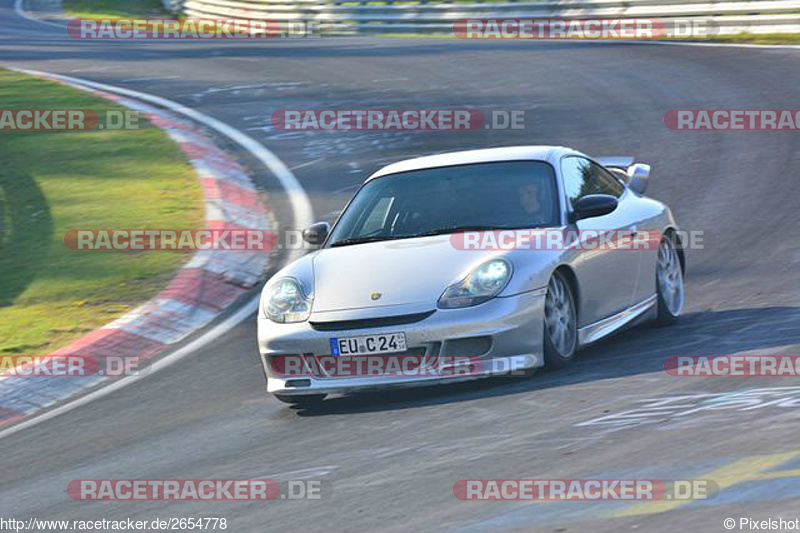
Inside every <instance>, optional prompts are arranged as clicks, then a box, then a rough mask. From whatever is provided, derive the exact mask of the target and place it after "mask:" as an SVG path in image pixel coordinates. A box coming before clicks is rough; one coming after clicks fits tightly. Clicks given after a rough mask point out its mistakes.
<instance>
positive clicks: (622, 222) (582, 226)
mask: <svg viewBox="0 0 800 533" xmlns="http://www.w3.org/2000/svg"><path fill="white" fill-rule="evenodd" d="M561 176H562V183H563V186H564V195H565V200H566V206H567V210H568V213H571V212H572V210H573V208H574V206H575V205H577V203H578V201H579V200H580V199H581V198H583V197H584V196H586V195H588V194H610V195H612V196H615V197H616V198H618V201H619V204H618V206H617V208H616V209H615V210H614V211H612V212H611V213H608V214H606V215H602V216H597V217H591V218H585V219H582V220H578V221H577V222H573V223H570V224H569V226H568V227H569V228H570V229H577V230H578V235H579V236H580V238H581V243H582V246H581V249H580V250H579V252H578V254H577V256H576V259H575V260H573V261H572V267H573V269H574V271H575V275H576V277H577V279H578V284H579V292H580V300H581V301H580V302H579V304H578V305H579V307H578V316H579V326H580V327H583V326H586V325H589V324H592V323H594V322H597V321H598V320H602V319H604V318H607V317H610V316H612V315H615V314H617V313H619V312H621V311H623V310H624V309H626V308H628V307H630V305H631V303H632V298H633V295H634V291H635V288H636V286H637V277H638V275H639V269H640V265H639V263H640V260H641V258H640V254H639V253H637V252H635V251H632V250H622V249H613V248H611V247H609V246H597V240H596V239H595V240H592V239H591V237H592V236H593V235H595V234H596V233H593V232H607V231H610V230H623V229H631V226H634V225H635V219H634V218H633V215H634V208H635V206H634V205H633V203H632V202H631V200H632V199H633V198H632V197H631V195H630V193H629V192H627V190H626V189H625V186H624V185H623V184H622V183H621V182H620V181H619V180H618V179H617V178H615V177H614V176H612V175H611V174H610V173H609V172H608V171H606V170H605V169H604V168H603V167H601V166H600V165H598V164H596V163H594V162H592V161H590V160H589V159H587V158H585V157H580V156H566V157H564V158H562V160H561ZM587 238H588V239H589V240H588V241H587ZM592 244H594V245H595V246H594V247H592Z"/></svg>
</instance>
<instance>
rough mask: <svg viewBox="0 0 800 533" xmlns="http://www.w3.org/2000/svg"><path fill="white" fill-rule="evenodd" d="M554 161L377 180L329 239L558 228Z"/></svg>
mask: <svg viewBox="0 0 800 533" xmlns="http://www.w3.org/2000/svg"><path fill="white" fill-rule="evenodd" d="M558 220H559V211H558V201H557V195H556V186H555V174H554V172H553V167H552V166H551V165H550V164H548V163H545V162H543V161H503V162H496V163H479V164H469V165H456V166H449V167H440V168H430V169H424V170H415V171H411V172H404V173H400V174H393V175H388V176H384V177H381V178H377V179H375V180H373V181H370V182H369V183H367V184H366V185H364V187H362V188H361V190H360V191H359V192H358V194H357V195H356V197H355V198H354V199H353V201H352V202H351V203H350V205H349V206H348V207H347V209H346V210H345V212H344V213H343V214H342V216H341V218H340V219H339V221H338V222H337V224H336V226H335V228H334V229H333V232H332V234H331V238H330V240H329V243H328V246H345V245H348V244H359V243H364V242H372V241H383V240H390V239H406V238H412V237H422V236H426V235H442V234H447V233H454V232H456V231H462V230H463V231H468V230H491V229H508V228H534V227H552V226H556V225H557V224H558Z"/></svg>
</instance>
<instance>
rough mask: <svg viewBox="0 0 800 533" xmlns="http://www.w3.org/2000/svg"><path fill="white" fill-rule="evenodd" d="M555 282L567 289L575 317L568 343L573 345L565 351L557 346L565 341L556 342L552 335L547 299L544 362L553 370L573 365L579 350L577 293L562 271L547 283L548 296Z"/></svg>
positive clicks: (570, 328) (570, 327)
mask: <svg viewBox="0 0 800 533" xmlns="http://www.w3.org/2000/svg"><path fill="white" fill-rule="evenodd" d="M554 283H557V284H560V286H561V287H562V288H563V289H564V290H565V291H566V296H567V299H566V301H567V302H569V305H570V306H571V309H572V317H573V319H572V320H571V321H570V325H569V327H568V329H569V331H570V332H571V335H572V342H571V343H567V344H571V346H570V347H569V349H567V350H565V351H564V350H560V349H559V348H557V345H558V344H563V343H560V342H554V340H553V339H552V337H551V333H550V328H549V327H548V316H547V314H548V303H547V300H545V302H546V303H545V318H544V324H543V329H544V331H543V335H542V336H543V337H544V364H545V366H546V367H547V368H549V369H551V370H555V369H559V368H564V367H566V366H569V365H571V364H572V363H573V362H574V361H575V355H576V353H577V351H578V312H577V306H576V305H575V295H574V294H573V291H572V286H571V285H570V283H569V281H567V279H566V278H565V277H564V275H563V274H561V273H560V272H554V273H553V277H552V278H551V279H550V283H548V285H547V292H548V297H549V296H550V293H551V290H552V288H553V284H554ZM546 298H547V297H546Z"/></svg>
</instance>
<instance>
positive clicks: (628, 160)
mask: <svg viewBox="0 0 800 533" xmlns="http://www.w3.org/2000/svg"><path fill="white" fill-rule="evenodd" d="M594 160H595V161H597V162H598V163H600V164H601V165H603V166H604V167H611V168H621V169H622V170H626V171H627V170H628V167H630V166H631V165H633V163H634V161H636V158H635V157H631V156H627V155H616V156H607V157H596V158H595V159H594Z"/></svg>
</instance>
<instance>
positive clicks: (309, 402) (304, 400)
mask: <svg viewBox="0 0 800 533" xmlns="http://www.w3.org/2000/svg"><path fill="white" fill-rule="evenodd" d="M273 396H275V398H276V399H277V400H278V401H281V402H283V403H288V404H289V405H295V406H297V407H314V406H315V405H319V404H320V403H322V400H324V399H325V395H324V394H308V395H306V396H291V395H284V394H273Z"/></svg>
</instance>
